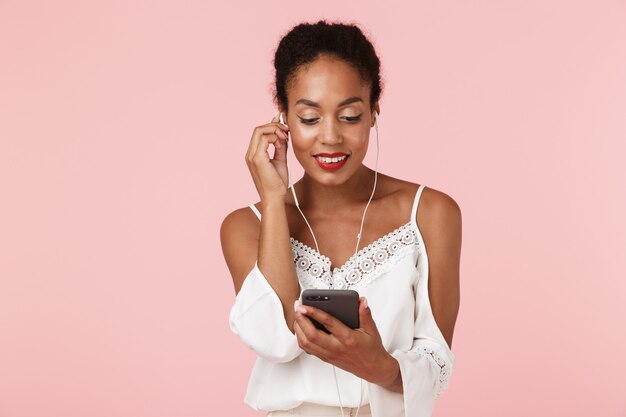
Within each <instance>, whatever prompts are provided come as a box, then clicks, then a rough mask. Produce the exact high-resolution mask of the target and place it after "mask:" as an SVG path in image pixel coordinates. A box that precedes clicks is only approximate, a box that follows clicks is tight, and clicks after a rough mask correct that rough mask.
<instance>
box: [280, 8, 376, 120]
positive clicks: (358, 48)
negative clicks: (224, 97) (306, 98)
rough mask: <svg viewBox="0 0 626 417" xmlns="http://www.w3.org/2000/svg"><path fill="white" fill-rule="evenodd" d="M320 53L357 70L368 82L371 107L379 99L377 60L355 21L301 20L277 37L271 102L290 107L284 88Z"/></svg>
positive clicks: (370, 45) (368, 41)
mask: <svg viewBox="0 0 626 417" xmlns="http://www.w3.org/2000/svg"><path fill="white" fill-rule="evenodd" d="M322 55H329V56H333V57H335V58H339V59H341V60H343V61H345V62H346V63H348V64H350V65H352V66H353V67H354V68H356V69H357V70H358V71H359V74H360V77H361V80H362V82H364V83H369V85H370V87H371V89H370V109H373V108H374V104H375V103H376V101H378V99H379V97H380V95H381V92H382V85H383V84H384V83H383V80H382V78H381V74H380V67H381V64H380V59H379V58H378V56H377V55H376V52H375V50H374V46H373V44H372V42H371V41H370V40H369V39H368V38H367V37H366V36H365V35H364V34H363V31H362V30H361V29H360V27H359V25H358V23H352V24H346V23H341V22H332V23H329V22H327V21H326V20H325V19H322V20H319V21H317V22H316V23H300V24H298V25H297V26H294V27H293V28H291V29H290V30H289V31H288V32H287V33H286V34H285V35H284V36H283V37H282V39H281V40H280V43H279V44H278V48H277V49H276V53H275V54H274V61H273V63H274V69H275V80H274V85H273V86H272V87H273V88H272V94H273V100H274V104H276V105H278V106H279V107H282V108H284V109H285V110H286V109H288V108H289V106H288V101H287V90H288V88H290V86H291V85H292V82H293V80H294V75H295V73H296V72H297V70H298V69H300V68H302V67H303V66H306V65H307V64H310V63H312V62H314V61H315V60H316V59H317V58H319V57H320V56H322Z"/></svg>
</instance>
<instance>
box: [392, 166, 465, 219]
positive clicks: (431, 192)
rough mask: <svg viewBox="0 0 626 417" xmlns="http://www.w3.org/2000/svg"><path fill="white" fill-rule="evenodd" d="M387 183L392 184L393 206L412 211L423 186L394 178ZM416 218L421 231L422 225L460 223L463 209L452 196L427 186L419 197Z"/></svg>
mask: <svg viewBox="0 0 626 417" xmlns="http://www.w3.org/2000/svg"><path fill="white" fill-rule="evenodd" d="M387 181H388V183H389V184H390V185H389V187H388V188H389V190H390V191H391V192H390V193H389V195H390V197H392V199H393V200H394V201H393V204H395V205H399V206H402V207H405V208H406V207H408V209H410V208H411V207H412V206H413V203H414V201H415V197H416V195H417V191H418V189H419V187H420V186H421V185H422V184H417V183H414V182H411V181H405V180H401V179H398V178H392V177H387ZM416 217H417V218H416V219H415V220H416V222H417V223H418V225H419V226H420V229H421V228H422V225H424V226H425V227H426V226H427V224H428V225H432V224H433V223H436V224H438V225H439V226H441V225H442V223H446V222H448V221H451V220H455V219H456V220H458V221H460V218H461V208H460V206H459V204H458V203H457V202H456V200H455V199H454V198H453V197H452V196H450V195H449V194H447V193H445V192H443V191H441V190H437V189H435V188H431V187H429V186H428V184H425V186H424V189H423V190H422V194H421V195H420V197H419V204H418V208H417V213H416ZM418 218H419V221H418Z"/></svg>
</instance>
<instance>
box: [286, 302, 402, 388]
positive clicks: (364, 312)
mask: <svg viewBox="0 0 626 417" xmlns="http://www.w3.org/2000/svg"><path fill="white" fill-rule="evenodd" d="M296 306H299V308H304V309H306V313H302V312H299V311H298V310H297V308H296ZM294 308H296V320H295V322H294V325H293V328H294V331H295V334H296V337H297V339H298V345H299V346H300V347H301V348H302V349H303V350H304V351H305V352H307V353H310V354H311V355H315V356H317V357H318V358H320V359H321V360H323V361H324V362H328V363H330V364H333V365H335V366H338V367H339V368H341V369H343V370H345V371H347V372H350V373H352V374H354V375H356V376H358V377H360V378H363V379H365V380H366V381H369V382H372V383H375V384H380V385H384V384H386V383H388V382H389V381H390V380H393V379H394V377H395V375H396V374H397V369H398V368H397V367H395V366H394V363H393V362H395V359H394V358H393V357H392V356H391V355H390V354H389V353H388V352H387V351H386V350H385V347H384V346H383V343H382V339H381V337H380V333H379V332H378V328H377V327H376V323H375V322H374V319H373V318H372V311H371V310H370V308H369V307H368V306H367V303H366V301H365V297H361V298H360V299H359V325H360V326H361V327H359V328H358V329H352V328H350V327H348V326H346V325H345V324H344V323H343V322H342V321H340V320H339V319H337V318H336V317H334V316H332V315H330V314H328V313H326V312H325V311H323V310H320V309H318V308H315V307H312V306H304V305H301V304H299V300H296V305H294ZM305 316H308V317H311V318H314V319H315V320H317V321H318V322H319V323H320V324H322V325H323V326H324V327H326V328H327V329H328V331H329V332H330V333H331V334H327V333H325V332H324V331H322V330H320V329H318V328H317V327H315V326H314V325H313V322H311V320H309V319H308V318H307V317H305Z"/></svg>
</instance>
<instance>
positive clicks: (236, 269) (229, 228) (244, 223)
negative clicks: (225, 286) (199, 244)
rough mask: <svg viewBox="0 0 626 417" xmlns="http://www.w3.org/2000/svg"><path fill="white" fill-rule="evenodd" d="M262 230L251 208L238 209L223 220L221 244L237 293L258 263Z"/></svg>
mask: <svg viewBox="0 0 626 417" xmlns="http://www.w3.org/2000/svg"><path fill="white" fill-rule="evenodd" d="M260 229H261V222H260V221H259V219H258V218H257V217H256V215H255V214H254V212H253V211H252V209H250V207H242V208H238V209H236V210H234V211H232V212H230V213H228V214H227V215H226V217H224V220H222V224H221V227H220V242H221V245H222V253H223V254H224V260H225V261H226V265H227V266H228V269H229V270H230V273H231V275H232V278H233V284H234V286H235V293H238V292H239V290H240V289H241V286H242V284H243V281H244V280H245V278H246V276H247V275H248V273H249V272H250V271H251V270H252V268H253V267H254V263H255V262H256V257H257V250H258V245H259V234H260Z"/></svg>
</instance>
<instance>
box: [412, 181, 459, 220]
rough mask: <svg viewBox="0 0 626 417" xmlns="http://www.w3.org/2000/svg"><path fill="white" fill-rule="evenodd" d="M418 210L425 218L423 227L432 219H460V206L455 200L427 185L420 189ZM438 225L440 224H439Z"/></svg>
mask: <svg viewBox="0 0 626 417" xmlns="http://www.w3.org/2000/svg"><path fill="white" fill-rule="evenodd" d="M422 209H423V210H422ZM420 211H422V214H424V217H425V220H426V222H424V227H428V224H432V223H433V221H434V222H436V223H441V222H442V221H446V220H454V219H457V220H458V221H460V218H461V207H460V206H459V204H458V203H457V202H456V200H455V199H454V198H452V197H451V196H450V195H449V194H446V193H445V192H443V191H440V190H437V189H435V188H431V187H429V186H426V187H424V190H422V196H421V197H420V203H419V207H418V213H419V212H420ZM418 217H419V215H418ZM428 220H431V221H428ZM439 225H440V226H441V224H439ZM420 226H421V225H420Z"/></svg>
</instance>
